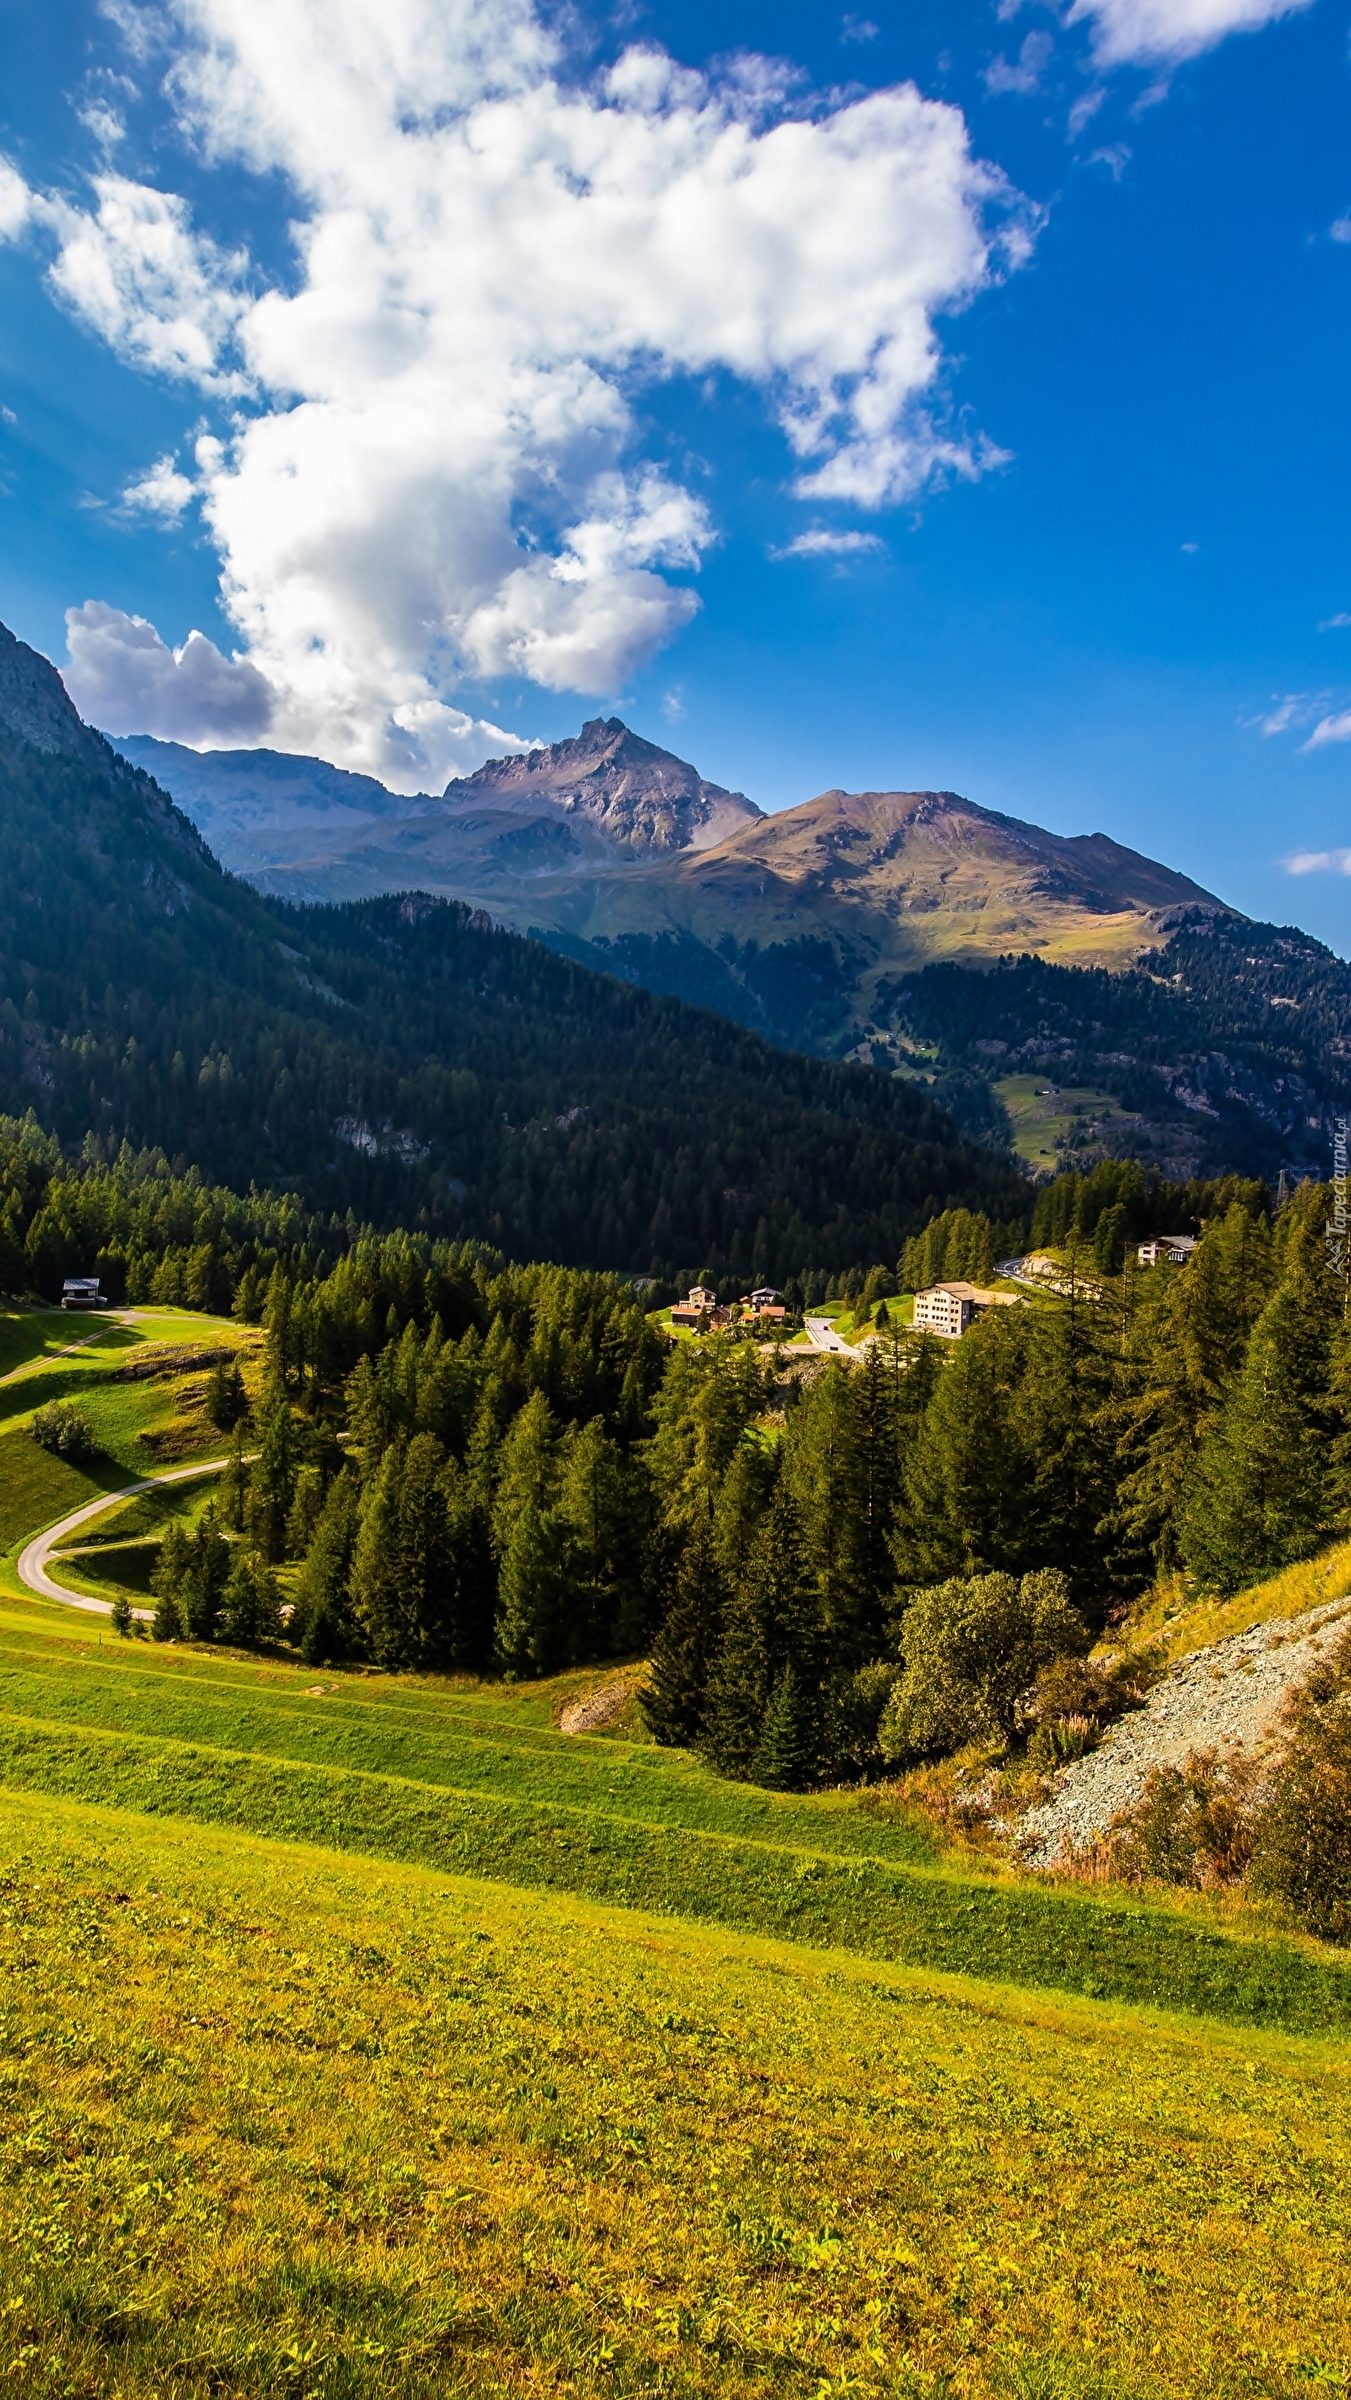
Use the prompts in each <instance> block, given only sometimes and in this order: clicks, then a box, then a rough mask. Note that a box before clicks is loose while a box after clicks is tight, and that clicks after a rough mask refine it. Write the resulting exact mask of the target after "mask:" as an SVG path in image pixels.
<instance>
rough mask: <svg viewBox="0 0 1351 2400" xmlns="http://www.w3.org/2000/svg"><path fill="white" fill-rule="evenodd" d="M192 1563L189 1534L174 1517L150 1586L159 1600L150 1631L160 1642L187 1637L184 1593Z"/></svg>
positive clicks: (157, 1559) (162, 1543) (174, 1640)
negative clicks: (183, 1602) (185, 1635)
mask: <svg viewBox="0 0 1351 2400" xmlns="http://www.w3.org/2000/svg"><path fill="white" fill-rule="evenodd" d="M191 1566H192V1551H191V1548H190V1546H189V1542H188V1537H187V1534H186V1532H185V1531H184V1528H183V1526H182V1525H181V1524H180V1522H179V1520H178V1518H177V1517H171V1518H170V1520H169V1523H168V1525H167V1526H166V1527H165V1530H164V1536H163V1539H162V1541H161V1542H160V1546H159V1555H158V1557H157V1558H156V1561H155V1564H154V1566H153V1568H152V1569H151V1574H150V1589H151V1591H152V1592H153V1593H154V1594H155V1597H156V1601H157V1603H158V1605H157V1606H156V1609H155V1614H154V1617H153V1618H152V1620H151V1626H150V1632H151V1637H152V1639H153V1640H155V1641H157V1642H180V1641H181V1640H182V1639H183V1612H182V1608H181V1606H180V1595H181V1593H182V1592H183V1589H184V1586H185V1585H186V1583H187V1579H188V1575H189V1572H190V1570H191Z"/></svg>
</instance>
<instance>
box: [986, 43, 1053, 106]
mask: <svg viewBox="0 0 1351 2400" xmlns="http://www.w3.org/2000/svg"><path fill="white" fill-rule="evenodd" d="M1054 49H1055V43H1054V41H1053V40H1052V37H1051V35H1050V34H1049V33H1042V32H1038V33H1029V34H1028V35H1027V37H1026V39H1025V41H1024V43H1023V46H1022V48H1021V50H1020V51H1019V53H1018V57H1017V60H1016V62H1014V61H1011V60H1009V59H1007V58H993V59H991V61H990V64H989V66H988V67H987V68H986V70H985V89H986V91H987V92H1021V93H1024V94H1026V93H1029V92H1035V91H1036V89H1037V87H1038V85H1039V84H1040V82H1041V79H1042V76H1043V75H1044V74H1045V72H1046V69H1047V67H1048V66H1049V64H1050V60H1051V54H1052V52H1053V50H1054Z"/></svg>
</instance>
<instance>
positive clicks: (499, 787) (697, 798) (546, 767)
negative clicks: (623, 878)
mask: <svg viewBox="0 0 1351 2400" xmlns="http://www.w3.org/2000/svg"><path fill="white" fill-rule="evenodd" d="M445 797H446V799H447V800H448V801H450V802H452V803H454V804H456V805H459V804H465V805H467V806H471V807H484V806H487V807H492V808H502V807H507V808H511V809H512V810H513V811H514V810H517V809H524V810H528V811H529V812H530V813H531V814H534V813H535V811H536V810H537V808H538V807H539V805H540V803H544V804H545V805H546V806H547V805H549V804H552V806H553V807H554V808H561V809H564V810H566V811H567V812H568V813H569V814H571V813H573V812H576V813H577V814H579V815H581V816H583V817H585V818H586V819H588V821H589V822H590V823H591V824H592V825H594V826H596V827H597V828H598V829H599V831H601V832H602V833H605V834H608V835H609V837H610V839H611V841H613V842H618V843H621V844H623V846H624V847H625V848H626V849H627V850H629V851H631V852H633V853H635V854H639V853H643V852H656V853H660V852H664V851H677V850H707V849H710V848H711V847H712V846H713V844H714V843H715V842H722V841H725V840H726V839H727V837H728V835H729V834H733V833H737V832H739V831H740V830H741V828H742V827H743V826H744V825H747V824H751V823H754V822H755V820H756V819H758V818H759V817H760V816H761V815H762V814H763V811H762V810H761V809H759V808H757V807H756V805H755V802H754V801H753V800H748V799H747V798H746V796H745V793H744V792H728V791H724V790H723V788H722V786H721V784H717V783H705V781H704V779H703V777H702V775H700V774H698V773H697V772H696V771H695V769H694V768H693V767H691V766H688V765H687V764H686V762H685V760H684V759H683V758H676V757H674V756H673V754H672V753H671V752H670V751H669V750H661V749H659V748H658V747H657V745H656V743H655V742H646V741H644V740H643V737H642V735H641V734H637V733H631V732H630V731H629V728H628V726H627V725H625V724H624V723H623V722H622V720H621V719H620V718H619V717H592V718H591V719H590V721H589V723H587V724H585V725H583V727H582V730H581V732H580V733H579V734H578V735H577V736H576V738H575V740H572V741H567V742H551V743H550V744H549V746H548V748H547V749H543V750H523V751H521V752H520V753H519V754H518V755H517V756H516V757H514V758H490V759H489V760H488V762H487V764H486V765H485V766H482V767H480V768H479V769H478V771H477V773H476V774H473V775H460V776H457V777H456V778H455V780H454V781H453V782H451V783H448V784H447V785H446V790H445Z"/></svg>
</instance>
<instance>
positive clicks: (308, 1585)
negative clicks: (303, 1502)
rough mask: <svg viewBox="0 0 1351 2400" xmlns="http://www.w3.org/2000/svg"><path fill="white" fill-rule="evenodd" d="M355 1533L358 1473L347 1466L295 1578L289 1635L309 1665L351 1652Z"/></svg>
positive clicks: (335, 1481)
mask: <svg viewBox="0 0 1351 2400" xmlns="http://www.w3.org/2000/svg"><path fill="white" fill-rule="evenodd" d="M356 1533H357V1490H356V1478H355V1476H354V1475H353V1474H352V1472H351V1470H350V1469H349V1468H344V1469H343V1471H342V1472H341V1473H340V1474H339V1475H336V1476H335V1477H334V1479H333V1481H332V1483H331V1484H330V1485H329V1487H328V1494H327V1497H326V1499H325V1501H324V1506H323V1511H322V1513H321V1515H320V1518H319V1522H318V1524H317V1525H316V1526H315V1529H314V1539H313V1541H312V1542H311V1544H310V1547H309V1551H308V1553H307V1555H306V1558H305V1562H304V1564H303V1566H302V1567H301V1570H300V1573H299V1575H298V1576H297V1578H296V1598H295V1606H294V1612H293V1615H292V1619H291V1638H292V1639H293V1640H294V1641H298V1642H299V1644H300V1653H301V1656H302V1658H304V1659H305V1660H306V1662H307V1664H309V1665H310V1666H323V1665H326V1664H327V1663H328V1661H329V1660H330V1659H337V1658H347V1657H348V1656H350V1654H351V1651H352V1648H353V1642H354V1627H353V1621H352V1594H351V1573H352V1552H353V1549H354V1547H355V1544H356Z"/></svg>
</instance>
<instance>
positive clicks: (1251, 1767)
mask: <svg viewBox="0 0 1351 2400" xmlns="http://www.w3.org/2000/svg"><path fill="white" fill-rule="evenodd" d="M1259 1771H1260V1770H1259V1769H1258V1767H1257V1765H1256V1764H1255V1762H1254V1761H1253V1760H1251V1759H1248V1758H1244V1757H1243V1756H1242V1755H1235V1756H1231V1757H1229V1758H1221V1757H1220V1756H1219V1754H1218V1752H1217V1751H1214V1750H1200V1751H1194V1752H1193V1753H1192V1755H1191V1756H1190V1757H1189V1758H1187V1759H1186V1760H1184V1762H1183V1764H1182V1765H1181V1766H1180V1767H1153V1768H1151V1770H1150V1772H1149V1775H1148V1776H1147V1777H1146V1779H1145V1784H1144V1788H1143V1790H1142V1791H1141V1794H1140V1797H1139V1799H1138V1800H1137V1801H1136V1802H1135V1805H1134V1807H1133V1808H1128V1809H1122V1810H1121V1811H1120V1813H1119V1814H1118V1815H1117V1816H1115V1817H1113V1819H1112V1822H1111V1824H1110V1825H1109V1826H1108V1828H1107V1832H1106V1834H1105V1836H1104V1838H1103V1841H1102V1843H1101V1845H1100V1849H1099V1854H1098V1855H1099V1856H1100V1858H1101V1861H1102V1864H1103V1865H1104V1866H1105V1867H1106V1869H1107V1872H1108V1874H1109V1875H1110V1876H1111V1877H1112V1878H1113V1879H1114V1880H1117V1881H1119V1882H1122V1883H1146V1882H1154V1883H1180V1884H1187V1885H1189V1886H1190V1887H1191V1889H1192V1890H1193V1891H1199V1892H1206V1891H1213V1890H1214V1889H1215V1888H1216V1887H1217V1886H1218V1885H1222V1884H1229V1883H1237V1882H1238V1881H1239V1879H1240V1877H1241V1876H1242V1875H1243V1874H1244V1873H1245V1871H1246V1869H1247V1866H1248V1862H1249V1860H1250V1859H1251V1857H1252V1849H1253V1809H1252V1799H1253V1786H1254V1783H1255V1782H1256V1779H1257V1776H1258V1773H1259Z"/></svg>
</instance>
